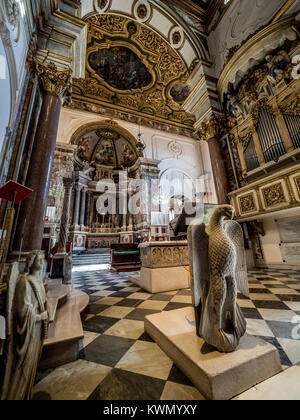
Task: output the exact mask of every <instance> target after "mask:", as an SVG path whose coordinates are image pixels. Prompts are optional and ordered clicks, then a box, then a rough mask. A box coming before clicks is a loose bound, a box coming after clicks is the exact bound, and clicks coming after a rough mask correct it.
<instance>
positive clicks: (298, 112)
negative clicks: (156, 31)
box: [280, 97, 300, 116]
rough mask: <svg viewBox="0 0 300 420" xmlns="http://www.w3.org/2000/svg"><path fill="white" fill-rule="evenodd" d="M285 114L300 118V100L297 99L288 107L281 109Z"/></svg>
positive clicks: (284, 106)
mask: <svg viewBox="0 0 300 420" xmlns="http://www.w3.org/2000/svg"><path fill="white" fill-rule="evenodd" d="M280 110H281V112H282V113H283V114H287V115H295V116H300V98H299V97H298V98H295V99H294V100H293V101H291V102H290V103H289V104H287V105H283V106H281V107H280Z"/></svg>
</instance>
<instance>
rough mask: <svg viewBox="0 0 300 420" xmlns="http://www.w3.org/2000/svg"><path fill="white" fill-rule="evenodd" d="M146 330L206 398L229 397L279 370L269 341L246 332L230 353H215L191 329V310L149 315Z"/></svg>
mask: <svg viewBox="0 0 300 420" xmlns="http://www.w3.org/2000/svg"><path fill="white" fill-rule="evenodd" d="M145 330H146V332H147V333H148V334H149V335H150V336H151V337H152V338H153V339H154V340H155V341H156V343H157V344H158V345H159V346H160V347H161V349H162V350H163V351H164V352H165V353H166V354H167V355H168V356H169V357H170V358H171V359H172V360H173V361H174V363H175V364H176V365H177V366H178V367H179V368H180V369H181V370H182V371H183V372H184V373H185V375H186V376H187V377H188V378H189V379H190V380H191V381H192V382H193V384H194V385H195V386H196V388H197V389H198V390H199V391H200V393H201V394H202V395H203V396H204V397H206V398H207V399H209V400H229V399H231V398H233V397H236V396H237V395H239V394H241V393H243V392H245V391H247V390H248V389H250V388H252V387H253V386H255V385H257V384H259V383H261V382H263V381H265V380H267V379H269V378H271V377H272V376H274V375H276V374H278V373H279V372H281V371H282V367H281V363H280V358H279V353H278V351H277V349H276V348H275V347H274V346H272V345H271V344H268V343H266V342H265V341H263V340H260V339H258V338H256V337H253V336H250V335H246V336H245V337H243V338H242V340H241V343H240V345H239V347H238V349H237V350H236V351H235V352H234V353H229V354H224V353H219V352H217V351H216V350H214V349H213V348H211V347H210V346H208V345H207V344H206V343H205V342H204V340H203V339H201V338H199V337H197V335H196V332H195V316H194V309H193V308H191V307H188V308H183V309H179V310H176V311H169V312H162V313H159V314H155V315H149V316H147V317H146V319H145Z"/></svg>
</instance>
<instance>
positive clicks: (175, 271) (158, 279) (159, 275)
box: [128, 267, 190, 293]
mask: <svg viewBox="0 0 300 420" xmlns="http://www.w3.org/2000/svg"><path fill="white" fill-rule="evenodd" d="M128 279H129V281H131V282H132V283H134V284H137V285H138V286H139V287H141V288H142V289H144V290H146V291H147V292H149V293H164V292H171V291H173V290H180V289H188V288H189V287H190V280H189V271H188V267H168V268H147V267H142V269H141V273H140V274H134V275H132V276H129V278H128Z"/></svg>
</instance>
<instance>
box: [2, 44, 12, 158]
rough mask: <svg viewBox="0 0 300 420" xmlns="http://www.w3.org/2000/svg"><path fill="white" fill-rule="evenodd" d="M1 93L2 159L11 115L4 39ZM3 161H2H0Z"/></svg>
mask: <svg viewBox="0 0 300 420" xmlns="http://www.w3.org/2000/svg"><path fill="white" fill-rule="evenodd" d="M0 92H1V97H2V98H3V99H2V100H1V101H0V156H1V157H2V155H3V152H2V146H3V141H4V136H5V132H6V127H7V126H8V125H9V115H10V81H9V73H8V65H7V59H6V53H5V50H4V45H3V42H2V39H1V38H0ZM0 160H2V159H0Z"/></svg>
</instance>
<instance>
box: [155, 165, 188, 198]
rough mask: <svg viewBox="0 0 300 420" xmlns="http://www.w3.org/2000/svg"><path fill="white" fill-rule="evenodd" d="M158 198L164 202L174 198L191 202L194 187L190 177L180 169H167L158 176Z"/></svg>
mask: <svg viewBox="0 0 300 420" xmlns="http://www.w3.org/2000/svg"><path fill="white" fill-rule="evenodd" d="M159 191H160V196H161V198H162V199H163V200H164V201H168V202H169V201H170V200H171V199H172V198H174V197H185V198H187V199H189V200H191V201H192V200H193V198H194V194H195V185H194V181H193V179H192V177H191V176H190V175H188V174H187V173H186V172H184V171H182V170H180V169H174V168H168V169H166V170H165V171H164V172H162V173H161V174H160V176H159Z"/></svg>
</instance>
